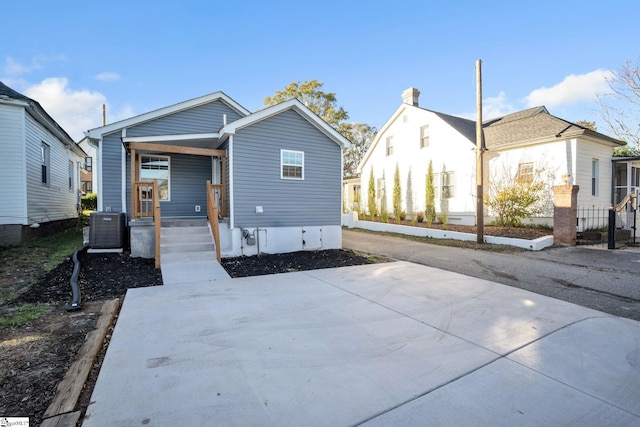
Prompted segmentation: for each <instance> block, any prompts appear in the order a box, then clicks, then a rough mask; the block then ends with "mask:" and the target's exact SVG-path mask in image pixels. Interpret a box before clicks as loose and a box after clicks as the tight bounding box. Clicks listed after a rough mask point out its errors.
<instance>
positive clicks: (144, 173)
mask: <svg viewBox="0 0 640 427" xmlns="http://www.w3.org/2000/svg"><path fill="white" fill-rule="evenodd" d="M146 138H149V137H146ZM123 142H124V144H125V148H126V150H127V154H128V156H127V162H128V169H129V170H128V173H127V184H128V188H127V189H126V194H127V199H128V200H127V205H128V206H129V212H130V220H131V222H130V226H131V227H132V228H131V240H132V242H131V245H132V253H133V249H134V246H136V245H138V244H145V245H147V246H148V245H149V244H150V243H151V242H146V243H140V242H135V241H134V239H135V238H139V237H140V236H141V234H140V232H139V231H138V230H135V228H134V226H140V225H146V226H147V227H149V226H150V225H151V224H153V229H154V232H153V240H154V242H153V243H154V244H153V246H155V250H154V251H153V256H154V257H155V260H156V267H159V266H160V254H161V250H160V248H161V233H160V229H161V224H162V221H163V219H164V220H165V222H166V220H167V219H171V218H185V217H186V218H188V217H191V218H198V217H200V218H203V217H206V218H207V219H208V221H209V224H210V228H211V231H212V233H213V238H214V244H215V249H216V257H217V259H218V260H220V257H221V255H220V230H219V228H220V226H219V220H220V219H224V218H226V217H228V203H227V194H228V193H227V182H226V180H227V176H228V171H227V152H226V150H219V149H211V148H206V147H193V146H184V145H176V144H169V143H157V142H150V141H143V142H140V141H138V140H134V138H123ZM148 233H149V232H148V231H147V234H148ZM142 240H144V241H147V240H149V239H148V238H146V239H144V238H143V239H142Z"/></svg>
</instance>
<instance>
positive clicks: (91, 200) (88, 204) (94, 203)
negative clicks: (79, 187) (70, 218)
mask: <svg viewBox="0 0 640 427" xmlns="http://www.w3.org/2000/svg"><path fill="white" fill-rule="evenodd" d="M81 206H82V210H83V211H95V210H96V209H98V194H97V193H89V194H87V195H86V196H82V199H81Z"/></svg>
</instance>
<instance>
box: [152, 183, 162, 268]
mask: <svg viewBox="0 0 640 427" xmlns="http://www.w3.org/2000/svg"><path fill="white" fill-rule="evenodd" d="M152 195H153V196H152V197H153V225H154V228H155V234H156V268H160V226H161V221H162V219H161V217H160V197H159V193H158V180H157V179H154V180H153V193H152Z"/></svg>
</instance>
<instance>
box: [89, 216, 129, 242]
mask: <svg viewBox="0 0 640 427" xmlns="http://www.w3.org/2000/svg"><path fill="white" fill-rule="evenodd" d="M125 220H126V218H125V214H124V213H116V212H93V213H92V214H91V216H90V217H89V247H90V248H93V249H119V248H123V247H124V242H125V241H124V236H125Z"/></svg>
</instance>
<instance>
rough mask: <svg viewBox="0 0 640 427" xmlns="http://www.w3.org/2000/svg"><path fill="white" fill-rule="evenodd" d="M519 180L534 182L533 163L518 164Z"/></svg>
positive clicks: (527, 182) (521, 181)
mask: <svg viewBox="0 0 640 427" xmlns="http://www.w3.org/2000/svg"><path fill="white" fill-rule="evenodd" d="M516 179H517V180H518V182H520V183H523V184H530V183H532V182H533V163H520V164H519V165H518V176H517V177H516Z"/></svg>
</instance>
